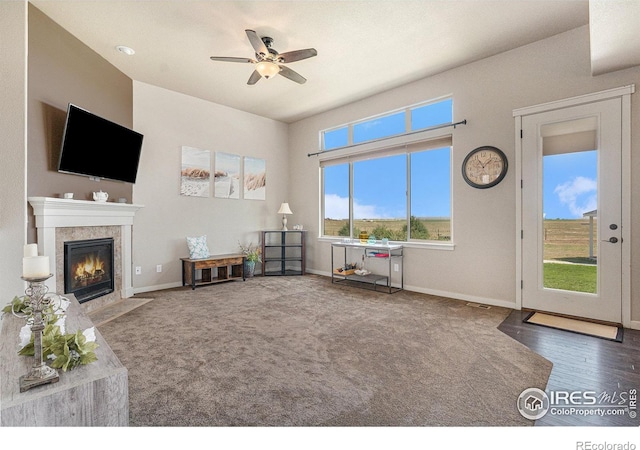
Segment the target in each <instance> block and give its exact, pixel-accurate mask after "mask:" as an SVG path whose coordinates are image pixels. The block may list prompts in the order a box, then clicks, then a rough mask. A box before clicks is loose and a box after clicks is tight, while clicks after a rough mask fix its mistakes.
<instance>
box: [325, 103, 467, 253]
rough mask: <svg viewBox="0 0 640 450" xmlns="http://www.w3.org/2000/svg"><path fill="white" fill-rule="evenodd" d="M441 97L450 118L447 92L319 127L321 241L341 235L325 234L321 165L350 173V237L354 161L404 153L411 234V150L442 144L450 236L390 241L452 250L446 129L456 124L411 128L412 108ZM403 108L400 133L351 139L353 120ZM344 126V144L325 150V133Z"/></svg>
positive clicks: (449, 137) (449, 144)
mask: <svg viewBox="0 0 640 450" xmlns="http://www.w3.org/2000/svg"><path fill="white" fill-rule="evenodd" d="M444 101H451V114H452V118H453V96H451V95H447V96H443V97H439V98H436V99H432V100H429V101H425V102H420V103H416V104H412V105H409V106H406V107H404V108H400V109H396V110H392V111H387V112H385V113H382V114H377V115H375V116H371V117H368V118H365V119H360V120H357V121H354V122H350V123H347V124H342V125H339V126H336V127H331V128H327V129H324V130H321V131H320V133H319V146H320V148H321V151H320V152H319V153H317V154H316V155H318V157H319V177H320V183H319V184H320V192H319V194H320V202H319V204H320V214H319V223H318V230H319V233H318V234H319V235H318V239H319V240H320V241H336V240H339V239H342V238H343V237H340V236H332V235H325V234H324V226H325V217H324V215H325V206H326V205H325V188H326V186H325V180H324V170H323V169H324V167H325V166H329V165H338V164H343V163H348V165H349V167H348V173H349V175H348V177H349V218H348V220H349V233H350V238H351V239H353V238H354V237H353V226H354V217H353V193H354V192H353V163H354V162H356V161H359V160H364V159H372V158H382V157H386V156H392V155H394V154H398V153H404V154H405V157H406V171H407V173H406V182H407V195H406V202H407V203H406V208H407V218H406V220H407V231H408V233H409V234H410V229H411V227H410V222H411V163H410V159H411V158H410V154H411V153H413V152H420V151H428V150H429V149H433V150H435V149H439V148H443V147H449V198H450V203H449V208H450V216H449V221H450V240H448V241H439V240H423V239H419V240H416V239H411V237H409V240H405V241H393V242H394V243H399V244H402V245H403V246H404V247H407V248H412V247H414V248H430V249H438V250H454V248H455V243H454V242H455V241H454V227H453V223H454V211H453V209H454V208H453V181H454V176H453V175H454V174H453V169H454V167H453V135H452V132H451V130H447V128H449V127H450V126H451V125H455V124H454V123H453V122H445V123H443V124H441V125H436V126H432V127H426V128H421V129H417V130H411V125H412V120H411V112H412V110H414V109H418V108H421V107H424V106H427V105H430V104H436V103H440V102H444ZM401 111H404V112H405V130H406V131H405V132H404V133H402V134H393V135H389V136H385V137H381V138H376V139H371V140H368V141H364V142H361V143H357V144H354V143H353V126H354V125H355V124H361V123H366V122H367V121H374V120H377V119H380V118H384V117H386V116H390V115H394V114H397V113H398V112H401ZM345 127H347V136H348V143H347V145H346V146H343V147H333V148H331V149H328V150H324V135H325V133H329V132H332V131H335V130H339V129H343V128H345Z"/></svg>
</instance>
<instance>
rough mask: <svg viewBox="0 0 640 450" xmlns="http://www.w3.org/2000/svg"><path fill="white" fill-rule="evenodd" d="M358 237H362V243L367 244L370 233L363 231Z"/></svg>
mask: <svg viewBox="0 0 640 450" xmlns="http://www.w3.org/2000/svg"><path fill="white" fill-rule="evenodd" d="M358 237H359V238H360V243H361V244H366V243H367V241H368V240H369V233H368V232H366V231H361V232H360V235H359V236H358Z"/></svg>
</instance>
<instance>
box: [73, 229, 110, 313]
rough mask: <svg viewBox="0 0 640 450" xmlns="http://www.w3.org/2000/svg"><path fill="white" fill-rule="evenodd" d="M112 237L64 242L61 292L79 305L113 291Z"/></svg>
mask: <svg viewBox="0 0 640 450" xmlns="http://www.w3.org/2000/svg"><path fill="white" fill-rule="evenodd" d="M113 286H114V266H113V238H106V239H87V240H83V241H67V242H65V243H64V292H65V293H66V294H73V295H75V297H76V299H77V300H78V302H80V303H83V302H87V301H89V300H92V299H94V298H98V297H102V296H103V295H107V294H109V293H111V292H113Z"/></svg>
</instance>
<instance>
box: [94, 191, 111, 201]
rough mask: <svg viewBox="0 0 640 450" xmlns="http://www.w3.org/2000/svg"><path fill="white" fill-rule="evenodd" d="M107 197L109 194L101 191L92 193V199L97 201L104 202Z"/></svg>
mask: <svg viewBox="0 0 640 450" xmlns="http://www.w3.org/2000/svg"><path fill="white" fill-rule="evenodd" d="M108 199H109V194H107V193H106V192H103V191H98V192H94V193H93V200H94V201H96V202H99V203H104V202H106V201H107V200H108Z"/></svg>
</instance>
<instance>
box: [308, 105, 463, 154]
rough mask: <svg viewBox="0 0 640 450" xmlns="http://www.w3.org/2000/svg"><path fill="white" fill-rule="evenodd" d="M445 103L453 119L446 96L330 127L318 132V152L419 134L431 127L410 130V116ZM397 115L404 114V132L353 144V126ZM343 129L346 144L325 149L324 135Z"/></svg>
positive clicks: (444, 123)
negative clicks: (345, 134) (345, 130)
mask: <svg viewBox="0 0 640 450" xmlns="http://www.w3.org/2000/svg"><path fill="white" fill-rule="evenodd" d="M446 101H451V115H452V118H453V96H451V95H446V96H443V97H438V98H435V99H431V100H427V101H424V102H419V103H415V104H412V105H408V106H405V107H403V108H398V109H394V110H391V111H386V112H384V113H381V114H376V115H373V116H369V117H365V118H363V119H358V120H355V121H353V122H348V123H343V124H341V125H338V126H335V127H331V128H326V129H324V130H320V138H319V147H320V152H321V153H322V152H325V151H326V152H331V151H336V150H340V149H344V148H351V147H356V146H359V145H363V144H366V143H369V142H377V141H380V140H386V139H389V138H393V137H397V136H405V135H409V134H412V133H419V132H422V131H424V130H425V129H426V130H428V129H429V128H431V127H426V128H417V129H413V128H412V114H413V111H414V110H417V109H420V108H423V107H425V106H429V105H435V104H437V103H442V102H446ZM398 113H404V115H405V117H404V124H405V130H404V132H403V133H394V134H389V135H386V136H383V137H377V138H373V139H368V140H364V141H360V142H354V140H353V136H354V126H357V125H362V124H366V123H367V122H374V121H376V120H380V119H384V118H386V117H390V116H393V115H396V114H398ZM449 123H450V122H443V123H441V124H437V125H433V127H438V126H442V125H447V124H449ZM343 128H347V144H346V145H344V146H337V147H331V148H329V149H326V148H325V145H326V142H325V134H326V133H331V132H334V131H337V130H341V129H343Z"/></svg>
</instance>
